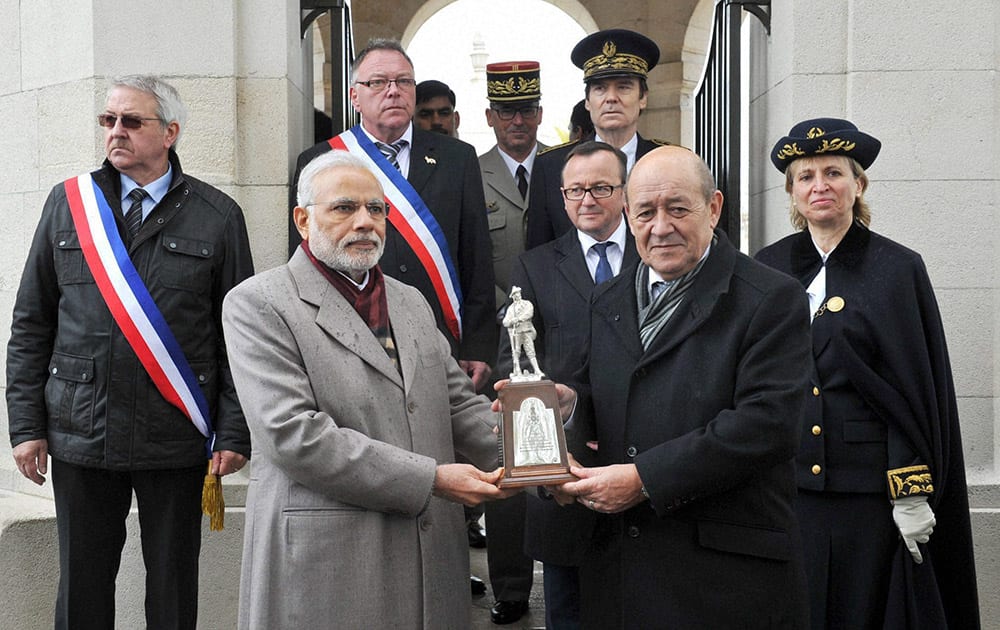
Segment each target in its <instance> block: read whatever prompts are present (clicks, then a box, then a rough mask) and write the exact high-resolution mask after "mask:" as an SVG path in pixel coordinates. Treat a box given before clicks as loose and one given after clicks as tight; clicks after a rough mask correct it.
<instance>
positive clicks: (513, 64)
mask: <svg viewBox="0 0 1000 630" xmlns="http://www.w3.org/2000/svg"><path fill="white" fill-rule="evenodd" d="M486 97H487V98H488V99H489V102H490V106H489V107H488V108H487V109H486V122H487V124H489V126H490V127H492V128H493V133H494V135H496V139H497V143H496V144H495V145H494V146H493V148H492V149H490V150H489V151H487V152H486V153H484V154H483V155H481V156H479V168H480V170H481V171H482V175H483V190H484V192H485V194H486V217H487V221H488V222H489V228H490V241H491V244H492V246H493V274H494V276H495V279H496V286H495V290H496V295H495V298H496V307H497V309H499V308H500V307H502V306H503V305H504V303H505V302H506V301H507V294H508V293H510V268H511V263H512V262H513V261H514V259H515V258H516V257H517V255H518V254H520V253H521V252H523V251H524V225H525V221H524V219H525V214H524V213H525V210H527V208H528V190H529V189H530V184H531V173H532V171H533V168H534V164H535V154H536V153H537V152H538V150H539V148H544V147H543V146H542V145H539V144H538V141H537V140H536V136H537V133H538V125H539V124H540V123H541V122H542V108H541V106H540V104H539V102H540V99H541V97H542V89H541V71H540V68H539V64H538V62H537V61H505V62H499V63H491V64H489V65H487V66H486ZM524 506H525V498H524V494H523V493H522V494H518V495H515V496H513V497H511V498H510V499H507V500H505V501H498V502H496V503H490V504H487V506H486V528H487V531H488V533H489V537H488V539H487V544H486V548H487V563H488V564H489V569H490V583H491V584H492V586H493V597H494V598H495V599H496V602H495V603H494V605H493V607H492V609H491V610H490V616H491V619H492V620H493V622H494V623H497V624H507V623H513V622H515V621H517V620H518V619H520V618H521V617H522V616H523V615H524V613H525V612H527V610H528V596H529V595H530V593H531V580H532V572H533V570H534V562H533V561H532V560H531V558H529V557H528V556H526V555H524V551H523V548H524V509H525V508H524Z"/></svg>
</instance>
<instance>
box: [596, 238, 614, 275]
mask: <svg viewBox="0 0 1000 630" xmlns="http://www.w3.org/2000/svg"><path fill="white" fill-rule="evenodd" d="M609 245H613V243H611V242H607V243H595V244H594V245H592V246H591V247H590V249H592V250H593V251H595V252H597V257H598V258H599V259H600V260H598V261H597V270H596V271H595V272H594V284H602V283H604V282H607V281H608V280H610V279H611V278H613V277H614V274H613V273H611V263H610V262H608V246H609Z"/></svg>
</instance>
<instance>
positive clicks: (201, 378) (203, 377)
mask: <svg viewBox="0 0 1000 630" xmlns="http://www.w3.org/2000/svg"><path fill="white" fill-rule="evenodd" d="M207 380H208V377H207V376H205V375H204V374H199V375H198V382H199V383H204V382H205V381H207Z"/></svg>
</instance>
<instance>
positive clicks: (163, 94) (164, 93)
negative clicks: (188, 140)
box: [106, 74, 187, 150]
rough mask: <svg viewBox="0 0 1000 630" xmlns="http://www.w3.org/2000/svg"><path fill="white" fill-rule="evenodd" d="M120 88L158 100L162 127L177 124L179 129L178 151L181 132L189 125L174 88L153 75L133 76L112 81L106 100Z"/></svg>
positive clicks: (175, 145)
mask: <svg viewBox="0 0 1000 630" xmlns="http://www.w3.org/2000/svg"><path fill="white" fill-rule="evenodd" d="M118 87H127V88H132V89H133V90H139V91H140V92H145V93H146V94H150V95H152V97H153V98H155V99H156V117H157V118H159V119H160V125H162V126H163V127H166V126H167V125H169V124H170V123H172V122H176V123H177V126H178V127H179V129H178V131H177V138H176V139H175V140H174V149H175V150H176V149H177V145H179V144H180V140H181V132H182V131H184V125H185V124H187V108H186V107H185V106H184V101H182V100H181V96H180V94H178V93H177V90H176V89H175V88H174V86H172V85H170V84H169V83H167V82H166V81H164V80H163V79H161V78H159V77H155V76H152V75H142V74H131V75H128V76H123V77H115V78H113V79H111V85H110V86H109V87H108V92H107V95H106V98H107V97H110V96H111V92H112V91H113V90H114V89H115V88H118Z"/></svg>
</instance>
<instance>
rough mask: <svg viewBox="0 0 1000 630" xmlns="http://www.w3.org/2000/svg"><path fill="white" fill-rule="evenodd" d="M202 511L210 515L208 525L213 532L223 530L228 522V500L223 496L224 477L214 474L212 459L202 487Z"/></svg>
mask: <svg viewBox="0 0 1000 630" xmlns="http://www.w3.org/2000/svg"><path fill="white" fill-rule="evenodd" d="M201 511H202V513H204V514H207V515H208V527H209V529H211V530H212V531H213V532H218V531H222V529H223V527H224V526H225V523H226V500H225V498H223V496H222V478H221V477H219V475H213V474H212V461H211V460H209V462H208V472H206V473H205V484H204V485H203V486H202V488H201Z"/></svg>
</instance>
